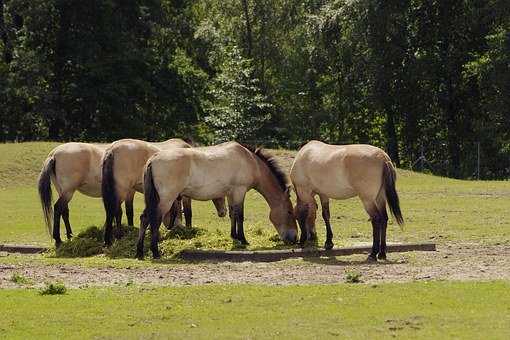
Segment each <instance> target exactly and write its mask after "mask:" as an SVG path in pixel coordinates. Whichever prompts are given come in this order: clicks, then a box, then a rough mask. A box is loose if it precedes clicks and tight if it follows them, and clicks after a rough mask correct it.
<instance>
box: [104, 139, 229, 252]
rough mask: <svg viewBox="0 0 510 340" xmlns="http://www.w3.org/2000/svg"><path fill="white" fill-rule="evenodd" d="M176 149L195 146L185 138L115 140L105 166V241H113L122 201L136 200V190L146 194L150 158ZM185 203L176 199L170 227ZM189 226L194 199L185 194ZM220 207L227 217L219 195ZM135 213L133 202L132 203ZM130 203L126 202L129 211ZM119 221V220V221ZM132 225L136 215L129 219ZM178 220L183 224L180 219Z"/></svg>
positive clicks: (109, 149) (178, 216)
mask: <svg viewBox="0 0 510 340" xmlns="http://www.w3.org/2000/svg"><path fill="white" fill-rule="evenodd" d="M176 148H191V145H189V144H188V143H186V142H185V141H183V140H182V139H177V138H175V139H169V140H167V141H165V142H160V143H149V142H145V141H141V140H137V139H122V140H119V141H116V142H114V143H112V145H111V146H110V147H109V148H108V149H107V150H106V151H105V154H104V158H103V166H102V169H103V170H102V171H103V172H102V174H103V181H102V196H103V203H104V208H105V211H106V222H105V244H106V245H111V244H112V239H113V237H112V229H113V226H112V223H113V218H114V217H115V216H117V215H118V211H120V206H121V204H122V202H126V203H127V202H132V201H133V197H134V195H135V192H140V193H143V189H144V188H143V184H142V176H143V170H144V166H145V163H146V162H147V160H148V159H149V158H150V157H151V156H152V155H154V154H155V153H156V152H158V151H160V150H169V149H176ZM180 203H181V202H180V201H178V202H176V204H175V206H174V209H175V212H176V213H174V214H173V217H174V218H172V219H171V221H170V220H168V219H165V221H164V222H165V225H166V226H172V225H174V221H175V217H177V219H180V211H181V204H180ZM182 204H183V205H184V215H185V218H186V225H187V226H191V217H192V212H191V200H190V199H189V198H187V197H182ZM214 204H215V206H216V210H217V212H218V215H219V216H220V217H223V216H225V214H226V208H225V199H224V197H218V198H217V199H216V200H214ZM129 208H130V209H131V210H130V212H131V216H132V205H131V206H129ZM127 209H128V206H127V205H126V210H127ZM117 223H118V222H117ZM129 223H130V225H132V223H133V221H132V217H131V220H130V221H129ZM177 223H179V222H178V221H177Z"/></svg>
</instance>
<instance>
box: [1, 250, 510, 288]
mask: <svg viewBox="0 0 510 340" xmlns="http://www.w3.org/2000/svg"><path fill="white" fill-rule="evenodd" d="M351 272H358V273H360V274H361V280H362V282H364V283H368V284H377V283H383V282H408V281H419V280H478V281H485V280H510V245H508V244H506V245H495V246H484V245H480V244H467V243H466V244H460V245H459V244H446V245H438V251H436V252H413V253H402V254H397V253H390V254H388V261H379V262H377V263H370V262H367V261H366V256H365V255H354V256H349V257H336V258H313V259H305V260H303V259H292V260H286V261H280V262H273V263H254V262H242V263H230V262H221V263H211V262H202V263H171V264H169V265H168V266H166V265H161V266H158V267H147V268H130V267H127V268H90V267H82V266H72V265H44V264H29V265H26V264H25V265H8V264H3V265H1V264H0V288H14V287H21V286H23V285H19V284H16V283H14V282H12V281H11V277H12V275H13V274H14V273H17V274H21V275H23V276H25V277H27V278H30V279H31V280H32V281H33V283H34V284H33V286H35V287H38V286H42V285H44V283H45V282H55V281H62V282H64V283H65V284H66V286H68V287H75V288H80V287H88V286H113V285H129V284H150V285H161V286H163V285H170V286H175V285H177V286H178V285H200V284H220V283H222V284H225V283H253V284H269V285H289V284H329V283H341V282H345V279H346V275H347V273H351Z"/></svg>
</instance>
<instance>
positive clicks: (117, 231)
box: [113, 204, 123, 240]
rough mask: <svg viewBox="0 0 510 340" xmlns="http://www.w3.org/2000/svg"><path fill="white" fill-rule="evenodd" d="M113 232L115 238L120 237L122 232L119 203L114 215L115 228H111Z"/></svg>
mask: <svg viewBox="0 0 510 340" xmlns="http://www.w3.org/2000/svg"><path fill="white" fill-rule="evenodd" d="M113 234H114V236H115V238H116V239H117V240H119V239H121V238H122V236H123V232H122V206H121V205H120V204H119V207H118V208H117V215H116V216H115V229H114V230H113Z"/></svg>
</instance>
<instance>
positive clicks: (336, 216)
mask: <svg viewBox="0 0 510 340" xmlns="http://www.w3.org/2000/svg"><path fill="white" fill-rule="evenodd" d="M56 145H58V144H57V143H20V144H0V155H2V157H1V158H0V215H1V216H2V222H0V223H1V224H0V243H24V244H43V245H49V244H51V243H50V238H49V236H48V233H47V231H46V227H45V226H44V224H43V219H42V213H41V207H40V203H39V199H38V194H37V189H36V182H37V175H38V173H39V171H40V168H41V164H42V162H43V161H44V159H45V158H46V156H47V154H48V152H49V151H50V150H51V149H52V148H53V147H55V146H56ZM276 153H278V154H283V155H285V156H286V160H287V162H286V165H287V166H288V160H289V156H290V155H292V153H291V152H285V151H277V152H276ZM398 175H399V176H398V180H397V188H398V192H399V194H400V198H401V205H402V211H403V214H404V218H405V220H406V225H405V227H404V228H403V229H401V228H400V227H398V226H395V225H393V224H390V226H389V233H388V240H389V241H394V242H410V241H434V242H437V243H442V242H448V241H476V242H483V243H491V244H493V243H507V242H509V240H510V215H509V214H508V207H509V206H510V182H509V181H460V180H452V179H447V178H442V177H435V176H431V175H424V174H419V173H414V172H411V171H404V170H399V172H398ZM53 191H54V196H55V190H53ZM193 208H194V211H193V219H194V222H193V224H194V226H196V227H198V228H201V229H203V233H202V235H200V236H198V237H197V239H195V240H193V242H191V243H190V245H192V246H193V245H197V246H202V247H212V248H214V247H215V242H213V241H211V236H214V238H215V239H217V238H218V235H219V236H220V238H221V239H222V242H219V243H218V245H217V247H218V248H225V247H227V243H228V242H227V241H228V238H229V228H230V223H229V221H228V218H227V219H221V218H218V217H217V216H216V214H215V211H214V208H213V205H212V203H211V202H196V201H194V203H193ZM142 209H143V197H142V195H140V194H137V197H136V201H135V214H136V216H138V215H139V214H140V213H141V210H142ZM331 211H332V225H333V231H334V233H335V238H334V242H335V244H336V245H339V246H340V245H348V244H354V243H360V242H370V240H371V226H370V222H368V217H367V215H366V214H365V212H364V210H363V208H362V206H361V203H360V201H359V200H358V199H357V198H353V199H350V200H345V201H333V202H332V208H331ZM268 214H269V209H268V207H267V205H266V203H265V201H264V200H263V199H262V197H261V196H260V195H259V194H258V193H256V192H255V191H251V192H250V193H249V194H248V197H247V200H246V208H245V215H246V222H245V225H246V229H247V230H246V233H247V238H248V240H249V241H251V243H252V246H251V247H252V248H261V247H274V246H275V242H273V241H269V239H270V238H271V236H273V235H275V234H276V230H275V229H274V228H273V227H272V225H271V224H270V222H269V219H268ZM70 215H71V217H70V219H71V224H72V226H73V229H74V234H75V235H76V234H77V233H78V232H79V231H80V230H83V229H85V228H87V227H89V226H92V225H96V226H102V225H103V222H104V211H103V207H102V202H101V199H98V198H90V197H86V196H84V195H82V194H80V193H78V192H77V193H76V194H75V196H74V198H73V200H72V202H71V204H70ZM135 221H137V218H135ZM317 223H318V226H317V230H318V232H319V236H320V241H319V242H320V244H322V243H323V240H324V227H323V222H322V220H321V218H320V213H319V214H318V218H317ZM62 236H63V237H64V233H63V232H62ZM188 243H189V241H188Z"/></svg>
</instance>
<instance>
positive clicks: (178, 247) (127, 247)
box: [48, 226, 286, 258]
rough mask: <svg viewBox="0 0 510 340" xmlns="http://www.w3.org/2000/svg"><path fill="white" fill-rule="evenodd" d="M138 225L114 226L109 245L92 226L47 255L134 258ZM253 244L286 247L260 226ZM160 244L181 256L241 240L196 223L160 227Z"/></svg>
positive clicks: (167, 253)
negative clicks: (188, 251) (111, 240)
mask: <svg viewBox="0 0 510 340" xmlns="http://www.w3.org/2000/svg"><path fill="white" fill-rule="evenodd" d="M138 231H139V230H138V228H135V227H128V226H122V227H121V228H120V229H117V228H114V236H115V241H114V243H113V245H112V246H111V247H109V248H106V247H104V230H103V229H102V228H98V227H96V226H90V227H88V228H87V229H85V230H83V231H82V232H80V233H79V234H78V235H77V236H75V237H73V238H72V239H71V240H68V241H65V242H63V243H62V245H61V246H60V247H59V248H58V249H55V250H51V251H50V252H49V253H48V255H49V256H51V257H60V258H75V257H90V256H96V255H104V256H107V257H109V258H134V257H135V255H136V244H137V242H138ZM251 234H252V235H254V236H255V237H252V238H251V239H250V241H251V242H252V243H251V245H252V246H251V248H255V249H265V248H271V249H274V248H275V247H276V248H282V247H286V246H285V245H284V244H283V243H282V242H281V241H280V239H279V237H278V235H274V234H272V233H271V232H269V231H267V230H264V229H261V228H257V229H255V230H254V231H253V232H251ZM150 239H151V235H150V231H149V230H148V231H147V235H146V237H145V243H144V250H145V255H148V252H149V249H150ZM159 246H160V248H161V251H162V253H163V255H164V256H165V257H167V258H173V257H178V255H179V253H180V252H181V251H182V250H184V249H236V248H238V247H239V244H237V243H235V242H233V241H232V240H231V238H230V235H228V234H227V233H225V232H224V231H222V230H220V229H215V230H212V231H210V230H205V229H201V228H196V227H184V226H181V227H174V228H172V229H170V230H164V229H163V228H161V229H160V245H159Z"/></svg>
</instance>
